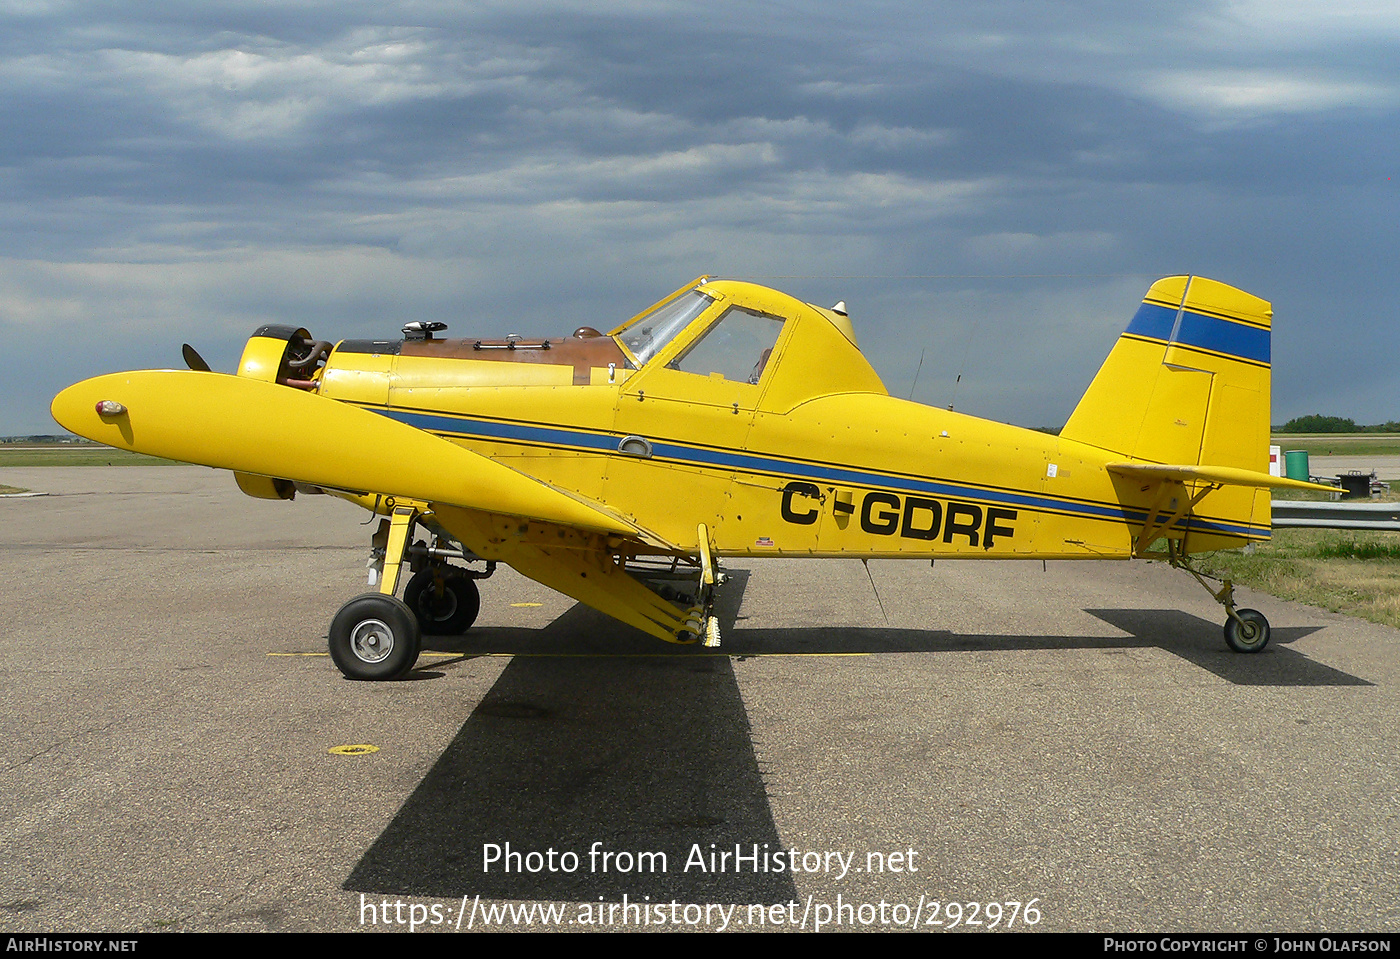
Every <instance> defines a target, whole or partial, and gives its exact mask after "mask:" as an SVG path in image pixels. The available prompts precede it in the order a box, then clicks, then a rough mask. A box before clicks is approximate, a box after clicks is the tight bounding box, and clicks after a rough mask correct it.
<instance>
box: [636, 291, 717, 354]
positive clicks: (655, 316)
mask: <svg viewBox="0 0 1400 959" xmlns="http://www.w3.org/2000/svg"><path fill="white" fill-rule="evenodd" d="M713 302H714V301H713V300H711V299H710V298H709V297H708V296H706V295H705V294H704V293H701V292H700V291H699V290H691V291H690V292H688V293H684V294H682V295H681V296H678V297H676V298H675V299H674V300H672V301H671V302H669V303H667V304H665V305H663V306H658V307H657V308H656V309H654V310H652V311H651V312H650V313H648V314H647V315H646V316H643V317H640V318H638V319H637V321H636V322H635V323H633V324H631V325H630V326H628V327H627V329H625V330H623V331H622V335H621V336H620V337H619V339H621V340H622V342H623V343H624V344H625V345H626V347H627V348H628V349H629V350H631V351H632V355H633V356H635V357H636V358H637V365H638V366H642V365H643V364H645V363H646V362H647V360H649V359H651V358H652V357H653V356H655V355H656V354H657V353H658V352H660V351H661V350H662V349H663V348H664V347H665V346H666V344H667V343H669V342H671V340H673V339H675V336H676V334H677V333H679V332H680V331H681V330H683V329H685V328H686V327H687V326H689V325H690V321H691V320H693V319H695V318H696V317H697V316H699V315H700V314H701V313H703V312H705V309H706V308H707V307H708V306H709V305H710V304H711V303H713Z"/></svg>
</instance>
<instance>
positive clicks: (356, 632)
mask: <svg viewBox="0 0 1400 959" xmlns="http://www.w3.org/2000/svg"><path fill="white" fill-rule="evenodd" d="M419 648H420V633H419V631H418V620H417V619H415V618H414V616H413V613H412V612H411V611H410V610H409V608H408V607H407V606H405V605H404V604H403V603H402V602H401V601H399V600H398V599H397V598H396V597H393V596H385V595H384V594H383V593H366V594H364V595H363V596H356V597H355V598H354V599H352V600H350V602H348V603H346V604H345V605H344V606H342V607H340V612H338V613H336V614H335V619H333V620H331V632H330V649H331V659H333V660H334V661H335V665H336V666H337V667H338V668H339V669H340V671H341V672H342V673H344V674H345V675H346V676H347V677H349V678H350V679H395V678H397V677H399V676H402V675H403V674H404V673H406V672H408V671H409V670H410V669H412V668H413V664H414V663H415V662H417V661H418V650H419Z"/></svg>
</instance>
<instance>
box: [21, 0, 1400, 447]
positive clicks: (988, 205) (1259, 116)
mask: <svg viewBox="0 0 1400 959" xmlns="http://www.w3.org/2000/svg"><path fill="white" fill-rule="evenodd" d="M0 91H3V108H2V109H0V334H3V337H4V349H3V351H0V385H3V390H0V434H11V433H31V432H55V431H57V430H58V427H57V426H56V425H55V424H54V423H53V421H52V420H51V419H50V418H49V415H48V403H49V400H50V398H51V397H52V395H53V393H55V392H56V391H57V390H59V389H61V388H62V387H63V386H65V385H67V384H68V383H70V382H73V381H75V380H77V379H80V378H83V377H85V376H89V375H93V374H97V373H102V372H109V371H112V370H117V369H127V368H146V367H169V366H180V365H181V361H180V358H179V349H180V344H181V342H183V341H189V342H191V343H193V344H194V345H195V346H196V347H198V348H199V349H200V351H201V352H202V353H203V354H204V355H205V357H206V358H207V359H208V360H209V361H210V362H211V364H212V365H213V366H214V367H215V368H216V369H224V370H231V369H232V368H233V366H234V364H235V362H236V360H237V357H238V354H239V351H240V350H241V348H242V342H243V340H244V339H246V337H247V336H248V335H249V334H250V333H251V332H252V331H253V330H254V329H255V328H256V327H258V326H260V325H262V324H264V323H283V324H292V325H300V326H306V327H307V328H309V329H310V330H311V332H312V333H313V334H315V335H316V336H317V337H318V338H325V339H339V338H342V337H350V336H355V337H366V336H379V337H386V336H396V335H397V334H398V329H399V327H400V326H401V325H402V324H403V323H404V322H406V321H408V320H411V319H433V320H443V321H446V322H447V323H448V324H449V335H456V336H466V335H504V334H505V333H523V334H552V335H559V334H564V333H567V332H569V331H571V330H572V329H573V328H575V327H577V326H579V325H581V324H588V325H593V326H598V327H603V328H607V327H610V326H611V325H613V324H614V323H616V322H617V321H618V320H620V319H622V318H625V317H627V316H629V315H631V314H632V313H634V312H636V311H637V310H639V309H641V308H642V307H644V306H646V305H647V304H648V303H650V302H651V301H653V300H655V299H657V298H658V297H660V296H661V295H663V294H664V293H666V292H669V291H670V290H671V289H674V288H675V287H678V286H680V285H681V284H682V283H685V282H687V281H688V280H690V279H691V278H693V277H695V276H697V275H699V274H702V273H710V274H715V275H725V276H737V277H741V278H751V279H757V280H759V281H760V282H764V283H767V284H768V285H771V286H775V287H778V288H780V289H784V290H786V291H788V292H790V293H793V294H794V295H797V296H799V297H801V298H803V299H806V300H810V301H813V302H816V303H819V304H822V305H829V304H830V303H832V302H834V301H836V300H838V299H844V300H846V301H847V303H848V305H849V307H850V311H851V317H852V320H853V321H854V323H855V325H856V330H857V332H858V334H859V337H860V340H861V344H862V346H863V348H864V349H865V352H866V355H867V356H868V357H869V358H870V360H871V362H872V363H873V364H874V365H875V367H876V369H877V370H878V371H879V372H880V374H881V375H882V376H883V377H884V379H885V383H886V385H887V386H888V387H889V389H890V391H891V392H892V393H895V394H896V395H901V396H907V395H908V394H909V391H910V388H911V386H912V385H913V378H914V373H915V369H916V367H917V366H918V363H919V358H920V355H921V354H922V355H923V357H924V359H923V368H922V371H921V372H920V374H919V378H918V383H917V387H916V389H915V392H914V396H915V398H916V399H919V400H921V401H923V402H928V403H934V404H938V405H947V404H948V403H949V402H954V403H955V404H956V406H957V408H958V409H960V410H963V411H965V412H969V413H974V414H977V415H981V416H987V417H991V418H994V419H1001V420H1007V421H1010V422H1014V423H1019V424H1021V425H1026V426H1037V425H1060V424H1062V423H1063V422H1064V420H1065V418H1066V417H1067V416H1068V414H1069V412H1070V410H1071V409H1072V408H1073V406H1074V403H1075V402H1076V401H1077V399H1078V397H1079V395H1080V393H1081V392H1082V391H1083V389H1084V387H1085V386H1086V385H1087V383H1088V381H1089V379H1090V378H1091V377H1092V375H1093V373H1094V371H1095V370H1096V369H1097V367H1098V365H1099V363H1100V362H1101V361H1102V359H1103V357H1104V356H1105V355H1106V354H1107V352H1108V349H1109V348H1110V346H1111V345H1112V342H1113V339H1114V337H1115V336H1116V335H1117V334H1118V333H1119V332H1120V331H1121V330H1122V329H1123V327H1124V326H1125V325H1126V323H1127V320H1128V318H1129V317H1130V316H1131V315H1132V313H1133V311H1134V309H1135V308H1136V305H1137V303H1138V301H1139V300H1140V299H1141V297H1142V294H1143V292H1144V291H1145V290H1146V289H1147V287H1148V285H1149V284H1150V283H1151V281H1152V280H1153V279H1155V278H1157V277H1159V276H1164V275H1168V274H1173V273H1195V274H1201V275H1205V276H1210V277H1213V278H1215V279H1218V280H1222V281H1224V282H1227V283H1231V284H1234V285H1236V286H1239V287H1242V288H1244V289H1246V290H1248V291H1250V292H1252V293H1255V294H1257V295H1259V296H1262V297H1264V298H1265V299H1269V300H1272V301H1273V303H1274V340H1273V350H1274V354H1273V355H1274V408H1273V420H1274V422H1275V423H1281V422H1283V421H1284V420H1286V419H1288V418H1290V417H1293V416H1297V415H1300V414H1304V413H1313V412H1322V413H1328V414H1333V415H1340V416H1349V417H1352V418H1354V419H1356V420H1357V421H1358V422H1366V423H1370V422H1380V421H1384V420H1388V419H1400V403H1397V395H1400V390H1397V387H1400V373H1397V368H1400V324H1397V321H1396V320H1397V318H1396V316H1395V313H1394V310H1395V303H1396V301H1397V299H1400V264H1398V263H1397V252H1398V251H1400V244H1397V240H1398V239H1400V215H1398V214H1400V204H1398V203H1397V199H1396V190H1397V182H1396V181H1395V180H1392V177H1393V176H1395V175H1396V170H1395V166H1396V163H1395V158H1396V153H1397V145H1400V122H1397V121H1398V120H1400V11H1398V10H1397V7H1396V4H1395V2H1394V0H1375V2H1329V3H1327V4H1322V3H1317V2H1315V0H1299V2H1293V0H1267V2H1265V0H1260V2H1243V3H1220V2H1193V0H1176V2H1173V3H1167V4H1163V3H1160V2H1152V3H1144V2H1138V0H1111V2H1110V0H1102V2H1088V0H1086V2H1080V3H1034V2H985V3H967V2H957V3H939V2H928V0H924V2H919V3H912V2H908V0H903V2H898V3H885V2H862V0H853V2H847V3H844V4H841V5H838V4H835V3H823V4H798V3H763V2H755V0H747V2H743V3H726V2H719V0H704V2H696V3H686V2H681V3H660V2H656V3H647V2H606V0H604V2H597V0H595V2H592V3H588V4H581V3H549V2H528V0H512V2H502V3H461V2H451V3H447V2H443V3H438V2H428V0H425V2H413V3H398V4H393V3H384V2H375V3H359V2H352V0H335V2H328V3H318V2H296V0H281V2H279V3H276V4H269V3H264V2H219V0H202V2H200V3H197V4H196V3H189V2H171V3H157V2H147V3H142V2H131V0H124V2H120V3H118V2H110V3H106V2H83V3H76V2H73V3H69V2H62V0H52V2H48V0H0ZM960 371H961V372H962V374H963V375H962V383H961V385H959V386H957V387H956V392H955V390H954V381H955V380H956V378H957V376H958V373H959V372H960Z"/></svg>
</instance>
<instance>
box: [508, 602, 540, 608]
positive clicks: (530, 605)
mask: <svg viewBox="0 0 1400 959" xmlns="http://www.w3.org/2000/svg"><path fill="white" fill-rule="evenodd" d="M543 605H544V603H511V604H510V608H511V609H534V608H535V607H536V606H543Z"/></svg>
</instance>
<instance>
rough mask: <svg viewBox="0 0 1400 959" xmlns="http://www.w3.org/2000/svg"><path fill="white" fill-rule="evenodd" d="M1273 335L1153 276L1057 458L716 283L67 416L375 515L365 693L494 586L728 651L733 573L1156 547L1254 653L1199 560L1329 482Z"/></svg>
mask: <svg viewBox="0 0 1400 959" xmlns="http://www.w3.org/2000/svg"><path fill="white" fill-rule="evenodd" d="M1271 315H1272V311H1271V310H1270V306H1269V304H1268V303H1267V302H1265V301H1263V300H1260V299H1258V298H1256V297H1253V296H1250V295H1249V294H1247V293H1244V292H1241V291H1240V290H1236V289H1233V288H1232V287H1229V286H1226V285H1224V284H1222V283H1218V282H1216V281H1214V280H1208V279H1204V278H1202V277H1188V276H1176V277H1169V278H1167V279H1163V280H1160V281H1158V282H1157V283H1155V284H1153V286H1152V288H1151V289H1150V290H1149V291H1148V293H1147V296H1146V297H1145V298H1144V299H1143V301H1142V305H1141V307H1140V308H1139V309H1138V311H1137V313H1136V314H1135V315H1134V316H1133V318H1132V320H1131V322H1130V323H1129V325H1128V328H1127V330H1126V332H1124V333H1123V334H1122V335H1121V336H1120V337H1119V338H1118V341H1117V343H1116V344H1115V345H1114V347H1113V349H1112V352H1110V353H1109V356H1108V359H1107V360H1106V361H1105V362H1104V364H1103V367H1102V368H1101V369H1100V370H1099V372H1098V375H1097V376H1096V377H1095V378H1094V381H1093V383H1092V384H1091V385H1090V386H1089V389H1088V392H1087V393H1085V395H1084V398H1083V399H1082V400H1081V401H1080V403H1079V405H1078V407H1077V408H1076V409H1075V410H1074V413H1073V415H1071V416H1070V418H1069V422H1068V423H1066V425H1065V427H1064V429H1063V430H1062V431H1061V433H1060V435H1059V436H1052V435H1048V434H1045V433H1040V432H1034V431H1031V430H1026V429H1020V428H1017V427H1014V426H1008V425H1005V424H1001V423H993V422H989V421H986V420H981V419H977V418H975V417H972V416H967V415H965V414H962V413H956V412H953V411H951V410H944V409H936V408H933V407H929V406H924V405H921V404H918V403H913V402H910V401H906V400H901V399H897V398H894V397H892V396H890V395H889V394H888V392H887V391H886V389H885V387H884V385H883V384H882V383H881V382H880V378H879V376H877V375H876V373H875V371H874V370H873V369H872V368H871V366H870V364H869V363H868V362H866V360H865V357H864V356H863V355H862V354H861V352H860V349H859V348H858V347H857V345H856V335H855V331H854V329H853V327H852V324H851V322H850V320H849V318H848V317H847V314H846V310H845V306H844V304H841V303H838V304H837V305H836V306H834V307H832V308H830V309H823V308H820V307H817V306H813V305H811V304H809V303H803V302H801V301H799V300H796V299H794V298H792V297H790V296H787V295H786V294H783V293H779V292H777V291H775V290H770V289H766V288H764V287H761V286H757V285H754V284H752V283H745V282H738V281H734V280H718V279H710V278H709V277H701V278H699V279H697V280H695V281H694V282H692V283H690V284H687V285H686V286H684V287H682V288H681V289H679V290H677V291H676V292H675V293H672V294H671V295H670V296H668V297H666V298H665V299H663V300H661V301H660V302H658V303H657V304H655V305H654V306H652V307H650V308H649V309H647V310H645V311H644V312H642V313H641V314H639V315H637V316H636V317H634V318H632V319H631V320H629V321H627V322H625V323H623V324H622V325H620V326H618V327H617V328H616V329H614V330H613V331H612V332H610V333H607V334H603V333H600V332H599V331H598V330H596V329H593V328H591V327H580V328H579V329H577V330H575V331H574V333H573V334H572V335H571V336H568V337H563V338H558V339H555V338H549V339H527V338H520V337H517V336H510V337H507V338H506V339H497V340H488V339H470V338H468V339H446V338H442V337H440V336H439V335H437V334H439V333H440V331H441V330H442V329H443V328H444V326H443V324H440V323H421V322H418V323H410V324H408V325H407V326H405V327H404V328H403V337H402V339H394V340H343V341H341V342H339V343H336V344H334V345H332V344H331V343H328V342H325V341H317V340H313V339H312V337H311V335H310V334H309V333H308V332H307V331H306V330H304V329H292V328H289V327H281V326H266V327H263V328H262V329H259V330H258V331H257V332H256V333H254V334H253V336H252V338H251V339H249V341H248V344H247V346H246V348H245V349H244V351H243V356H242V359H241V360H240V363H239V368H238V372H237V375H228V374H221V373H214V372H210V371H209V368H208V366H207V365H206V364H205V363H204V362H203V360H201V359H200V358H199V356H198V354H197V353H195V352H194V351H193V350H192V349H191V348H189V347H188V346H187V347H186V348H185V356H186V362H187V364H188V365H189V366H190V367H191V369H189V370H178V371H176V370H147V371H140V372H131V373H114V374H110V375H106V376H99V377H96V378H93V379H90V380H85V381H84V382H82V383H78V384H77V385H75V386H71V387H69V388H68V389H66V390H64V391H63V392H62V393H60V394H59V395H58V396H57V397H56V398H55V399H54V401H53V415H54V418H55V419H57V420H58V422H59V423H60V424H62V425H63V426H64V427H66V428H67V429H69V430H71V431H72V432H74V433H77V434H80V435H82V436H86V437H88V438H90V439H93V440H96V441H97V442H100V443H106V444H108V445H110V446H114V447H118V448H121V449H128V450H135V451H139V452H142V453H150V454H154V455H156V456H163V457H168V458H170V459H175V460H182V461H185V462H189V463H198V464H202V465H205V466H212V467H218V468H222V469H228V470H232V471H234V474H235V477H236V479H237V482H238V485H239V487H240V488H241V489H242V490H243V492H245V493H247V494H248V495H250V496H256V497H263V498H269V499H292V498H293V497H294V496H295V495H296V493H297V492H298V491H301V492H303V493H306V492H327V493H333V494H335V495H338V496H341V497H344V498H346V499H349V500H351V501H353V502H356V503H358V504H360V505H362V506H364V507H365V508H367V509H370V510H373V511H374V512H375V513H377V514H380V515H381V516H383V517H384V519H383V520H382V521H381V522H380V524H379V529H378V532H377V533H376V535H375V537H374V540H373V543H372V554H371V555H372V563H373V564H374V567H375V569H376V570H377V572H378V575H376V573H375V572H372V573H371V574H370V585H371V586H374V585H375V584H376V580H377V582H378V590H377V591H376V592H372V593H367V594H365V595H362V596H359V597H356V598H355V599H352V600H350V601H349V602H348V603H346V604H345V605H344V606H343V607H342V608H341V609H340V611H339V612H338V613H337V614H336V616H335V618H334V620H333V622H332V624H331V628H330V651H331V655H332V657H333V658H334V660H335V663H336V665H337V666H338V667H339V668H340V669H341V671H342V672H343V673H344V674H345V675H346V676H349V677H351V678H355V679H391V678H394V677H397V676H400V675H402V674H403V673H405V672H407V671H408V670H409V669H410V668H411V667H412V666H413V664H414V662H415V661H416V659H417V657H418V653H419V649H420V644H421V637H422V634H424V633H429V634H441V633H460V632H463V631H465V630H466V629H467V628H469V627H470V626H471V625H472V622H473V621H474V620H475V618H476V615H477V611H478V608H479V604H480V597H479V593H478V589H477V585H476V580H478V579H482V578H485V577H487V576H489V575H491V573H492V571H493V570H494V569H495V566H496V564H497V563H507V564H509V565H510V566H512V567H514V568H515V569H516V570H518V571H519V572H520V573H522V574H524V575H525V576H528V577H530V578H531V579H534V580H536V581H538V582H540V583H543V584H545V585H546V586H550V587H552V588H554V589H556V590H558V591H560V592H562V593H565V594H567V595H569V596H571V597H573V598H574V599H577V600H579V601H580V602H583V603H586V604H587V605H589V606H591V607H593V608H595V609H598V610H600V611H602V612H604V613H607V614H608V615H610V616H613V617H615V618H616V619H618V620H621V621H622V622H624V623H627V624H628V625H631V626H634V627H636V628H637V629H640V630H643V631H644V632H647V633H650V634H651V635H653V636H657V637H660V638H661V639H665V640H669V641H673V642H705V643H706V644H708V645H717V644H718V642H719V635H718V625H717V622H716V620H715V618H714V616H713V615H712V614H711V607H712V603H713V600H714V594H715V588H716V587H717V586H718V585H720V584H722V582H723V573H722V572H721V571H720V569H719V561H720V559H721V558H724V557H750V556H765V557H766V556H785V557H860V558H887V559H972V558H976V559H1129V558H1132V557H1141V556H1144V555H1146V554H1147V553H1148V551H1149V549H1150V548H1151V547H1153V545H1154V544H1155V543H1157V542H1159V541H1162V540H1165V542H1166V549H1167V555H1168V558H1169V559H1170V560H1171V562H1172V563H1173V564H1175V565H1178V566H1182V567H1184V568H1186V569H1187V570H1188V571H1190V572H1191V573H1192V575H1194V576H1196V578H1197V580H1198V581H1200V582H1201V585H1202V586H1205V587H1206V588H1207V589H1208V590H1210V591H1211V592H1212V595H1214V596H1215V598H1216V599H1217V600H1218V601H1219V602H1220V603H1221V604H1222V605H1224V607H1225V611H1226V614H1227V619H1226V622H1225V627H1224V628H1225V639H1226V641H1227V642H1228V643H1229V645H1230V646H1231V647H1232V648H1233V649H1235V650H1238V651H1240V652H1257V651H1259V650H1260V649H1263V648H1264V646H1265V644H1266V643H1267V642H1268V639H1269V625H1268V622H1267V621H1266V620H1265V618H1264V617H1263V616H1262V615H1261V614H1260V613H1258V612H1257V611H1254V610H1248V609H1236V608H1235V603H1234V599H1233V596H1232V590H1231V585H1230V583H1229V581H1228V580H1226V581H1222V586H1221V587H1220V588H1219V589H1218V590H1215V589H1211V587H1210V586H1208V585H1207V584H1206V582H1205V580H1204V579H1203V578H1202V574H1201V573H1200V572H1199V571H1198V570H1196V569H1194V568H1193V567H1192V566H1191V564H1190V562H1189V557H1190V556H1191V554H1193V553H1199V552H1203V551H1208V550H1217V549H1229V548H1234V547H1240V546H1244V545H1246V544H1248V543H1252V542H1257V541H1260V540H1266V539H1268V538H1269V535H1270V515H1269V491H1268V488H1269V487H1278V486H1287V487H1296V488H1314V487H1313V485H1312V484H1309V483H1304V482H1300V481H1296V480H1289V479H1283V478H1279V477H1274V476H1270V475H1269V474H1268V472H1267V469H1266V457H1267V452H1266V448H1267V445H1268V438H1269V363H1270V353H1269V330H1270V318H1271ZM1321 488H1323V489H1327V487H1321ZM420 527H421V528H422V529H423V530H425V531H426V535H427V537H428V538H426V539H423V540H419V541H416V542H415V539H414V536H415V530H417V529H418V528H420ZM1158 555H1160V554H1158ZM478 564H484V565H483V566H482V568H477V566H478ZM404 565H407V566H409V568H410V569H411V570H413V571H414V575H413V576H412V577H411V578H410V579H409V581H408V583H407V585H406V587H405V589H404V594H403V599H399V598H398V597H397V595H396V594H397V591H398V586H399V580H400V578H401V577H400V570H401V569H402V567H403V566H404Z"/></svg>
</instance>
